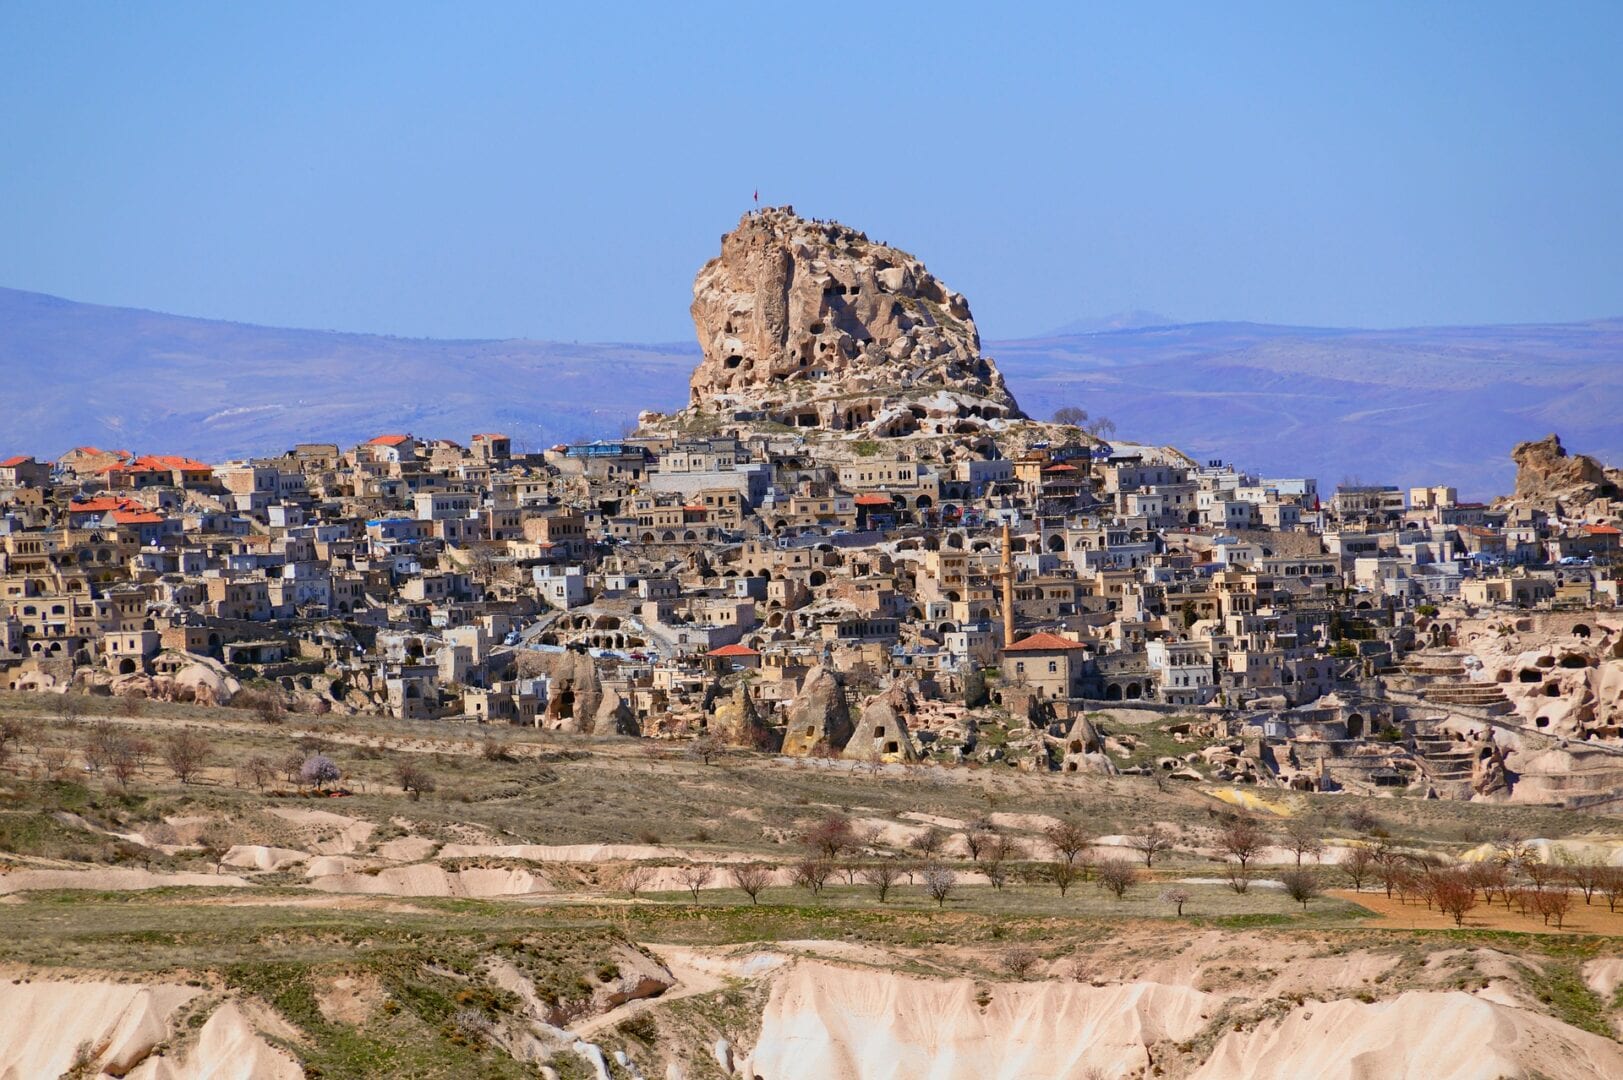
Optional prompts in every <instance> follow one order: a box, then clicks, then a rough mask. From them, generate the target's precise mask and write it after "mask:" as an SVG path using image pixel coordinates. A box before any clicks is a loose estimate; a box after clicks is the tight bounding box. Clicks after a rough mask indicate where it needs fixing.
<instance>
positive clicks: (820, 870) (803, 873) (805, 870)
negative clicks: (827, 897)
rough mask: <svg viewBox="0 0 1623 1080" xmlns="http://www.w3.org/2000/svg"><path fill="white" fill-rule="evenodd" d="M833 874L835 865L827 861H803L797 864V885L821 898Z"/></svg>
mask: <svg viewBox="0 0 1623 1080" xmlns="http://www.w3.org/2000/svg"><path fill="white" fill-rule="evenodd" d="M833 873H834V866H833V864H832V863H829V862H827V861H826V860H823V859H801V860H800V861H799V862H797V863H795V884H796V885H799V886H801V887H802V888H804V889H809V890H811V894H812V895H813V896H821V895H822V892H823V887H824V886H825V885H827V884H828V879H829V877H830V876H831V875H832V874H833Z"/></svg>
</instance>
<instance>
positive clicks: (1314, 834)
mask: <svg viewBox="0 0 1623 1080" xmlns="http://www.w3.org/2000/svg"><path fill="white" fill-rule="evenodd" d="M1285 848H1286V850H1288V851H1289V852H1290V853H1291V854H1293V855H1295V856H1296V865H1297V866H1301V865H1302V858H1303V856H1306V855H1311V856H1313V858H1314V859H1318V858H1319V857H1320V856H1321V855H1323V854H1324V840H1323V839H1321V838H1320V836H1319V832H1318V830H1317V829H1315V828H1313V826H1311V825H1309V824H1308V823H1307V822H1305V821H1293V822H1291V823H1290V824H1289V825H1287V826H1285Z"/></svg>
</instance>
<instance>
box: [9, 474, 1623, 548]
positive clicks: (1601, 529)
mask: <svg viewBox="0 0 1623 1080" xmlns="http://www.w3.org/2000/svg"><path fill="white" fill-rule="evenodd" d="M4 464H5V462H3V461H0V465H4ZM1584 532H1586V533H1588V534H1589V535H1590V536H1619V535H1623V530H1620V529H1615V528H1613V527H1612V526H1610V525H1585V526H1584Z"/></svg>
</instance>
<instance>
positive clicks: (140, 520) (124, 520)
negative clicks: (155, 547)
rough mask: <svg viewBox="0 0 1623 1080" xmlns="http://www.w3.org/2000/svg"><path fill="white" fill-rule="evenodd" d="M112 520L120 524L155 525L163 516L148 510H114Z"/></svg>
mask: <svg viewBox="0 0 1623 1080" xmlns="http://www.w3.org/2000/svg"><path fill="white" fill-rule="evenodd" d="M113 520H114V521H116V522H117V523H118V524H120V525H156V524H157V523H158V522H160V521H163V520H164V516H163V515H162V514H154V513H153V512H152V511H150V510H145V511H143V510H114V511H113Z"/></svg>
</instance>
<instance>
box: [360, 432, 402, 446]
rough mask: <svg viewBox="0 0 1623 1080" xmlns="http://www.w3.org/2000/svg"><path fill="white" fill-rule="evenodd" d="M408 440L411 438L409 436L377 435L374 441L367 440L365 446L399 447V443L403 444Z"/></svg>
mask: <svg viewBox="0 0 1623 1080" xmlns="http://www.w3.org/2000/svg"><path fill="white" fill-rule="evenodd" d="M409 438H411V436H410V435H379V436H378V437H377V438H375V439H368V440H367V443H366V445H368V446H399V445H400V444H401V443H403V442H405V441H406V440H407V439H409Z"/></svg>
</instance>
